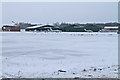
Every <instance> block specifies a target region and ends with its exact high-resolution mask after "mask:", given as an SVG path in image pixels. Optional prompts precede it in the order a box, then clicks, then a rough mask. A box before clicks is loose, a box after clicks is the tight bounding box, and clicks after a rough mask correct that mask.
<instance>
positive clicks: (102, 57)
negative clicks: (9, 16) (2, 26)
mask: <svg viewBox="0 0 120 80" xmlns="http://www.w3.org/2000/svg"><path fill="white" fill-rule="evenodd" d="M2 35H3V39H2V40H3V42H2V43H3V55H2V58H3V65H2V67H3V77H26V78H74V77H82V78H86V77H87V78H88V77H93V78H106V77H109V78H117V77H118V72H117V71H118V70H117V68H118V66H117V65H118V34H117V33H74V32H73V33H72V32H68V33H42V32H41V33H36V32H21V33H19V32H3V33H2Z"/></svg>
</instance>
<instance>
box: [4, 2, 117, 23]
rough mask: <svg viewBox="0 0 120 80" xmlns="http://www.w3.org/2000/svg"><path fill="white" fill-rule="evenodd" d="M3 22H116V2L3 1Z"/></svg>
mask: <svg viewBox="0 0 120 80" xmlns="http://www.w3.org/2000/svg"><path fill="white" fill-rule="evenodd" d="M2 8H3V13H2V14H3V18H2V19H3V24H11V21H12V20H13V21H15V22H31V23H42V24H48V23H49V24H50V23H54V22H71V23H88V22H117V21H118V3H117V2H34V3H33V2H32V3H30V2H21V3H20V2H13V3H12V2H8V3H6V2H4V3H3V6H2Z"/></svg>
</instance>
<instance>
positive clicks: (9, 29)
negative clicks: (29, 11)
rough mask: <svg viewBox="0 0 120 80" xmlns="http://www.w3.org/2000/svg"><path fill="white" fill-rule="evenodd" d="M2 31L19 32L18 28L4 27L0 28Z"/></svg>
mask: <svg viewBox="0 0 120 80" xmlns="http://www.w3.org/2000/svg"><path fill="white" fill-rule="evenodd" d="M2 31H19V32H20V26H9V25H5V26H3V27H2Z"/></svg>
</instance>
